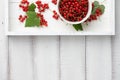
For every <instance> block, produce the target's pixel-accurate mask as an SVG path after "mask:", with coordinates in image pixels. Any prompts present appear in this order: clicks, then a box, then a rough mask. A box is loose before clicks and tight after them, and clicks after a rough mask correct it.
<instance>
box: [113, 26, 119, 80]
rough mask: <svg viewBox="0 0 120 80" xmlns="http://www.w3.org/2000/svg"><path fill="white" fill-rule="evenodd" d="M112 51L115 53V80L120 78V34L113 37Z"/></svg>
mask: <svg viewBox="0 0 120 80" xmlns="http://www.w3.org/2000/svg"><path fill="white" fill-rule="evenodd" d="M117 27H119V26H117ZM118 30H120V29H118ZM112 53H113V80H120V34H118V35H116V36H114V37H112Z"/></svg>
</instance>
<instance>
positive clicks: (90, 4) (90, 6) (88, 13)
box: [57, 0, 92, 24]
mask: <svg viewBox="0 0 120 80" xmlns="http://www.w3.org/2000/svg"><path fill="white" fill-rule="evenodd" d="M59 2H60V0H57V12H58V15H59V16H60V18H61V19H62V20H63V21H64V22H66V23H68V24H80V23H83V22H85V21H86V20H87V19H88V18H89V16H90V15H91V11H92V2H91V0H88V3H89V4H88V5H89V6H88V12H87V15H86V17H84V18H83V19H82V20H81V21H76V22H72V21H68V20H66V19H65V18H64V17H63V16H62V15H61V14H60V12H59Z"/></svg>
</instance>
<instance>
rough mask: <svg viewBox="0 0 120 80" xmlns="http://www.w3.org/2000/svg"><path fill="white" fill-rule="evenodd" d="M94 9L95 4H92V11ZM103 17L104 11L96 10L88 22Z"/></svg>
mask: <svg viewBox="0 0 120 80" xmlns="http://www.w3.org/2000/svg"><path fill="white" fill-rule="evenodd" d="M93 8H94V4H92V9H93ZM101 15H102V11H101V9H100V8H97V9H96V10H95V14H91V15H90V17H89V18H88V19H87V20H86V22H87V21H88V22H91V21H92V20H97V19H98V17H99V16H101Z"/></svg>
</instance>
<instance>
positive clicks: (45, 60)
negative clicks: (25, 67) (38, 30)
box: [33, 37, 59, 80]
mask: <svg viewBox="0 0 120 80" xmlns="http://www.w3.org/2000/svg"><path fill="white" fill-rule="evenodd" d="M33 49H34V50H33V52H34V54H33V56H34V74H35V75H34V78H35V79H34V80H59V41H58V37H35V38H34V40H33Z"/></svg>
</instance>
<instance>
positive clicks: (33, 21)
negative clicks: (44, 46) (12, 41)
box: [25, 11, 40, 27]
mask: <svg viewBox="0 0 120 80" xmlns="http://www.w3.org/2000/svg"><path fill="white" fill-rule="evenodd" d="M27 17H28V18H27V19H26V22H25V26H26V27H33V26H40V18H38V17H37V14H36V12H34V11H28V12H27Z"/></svg>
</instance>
